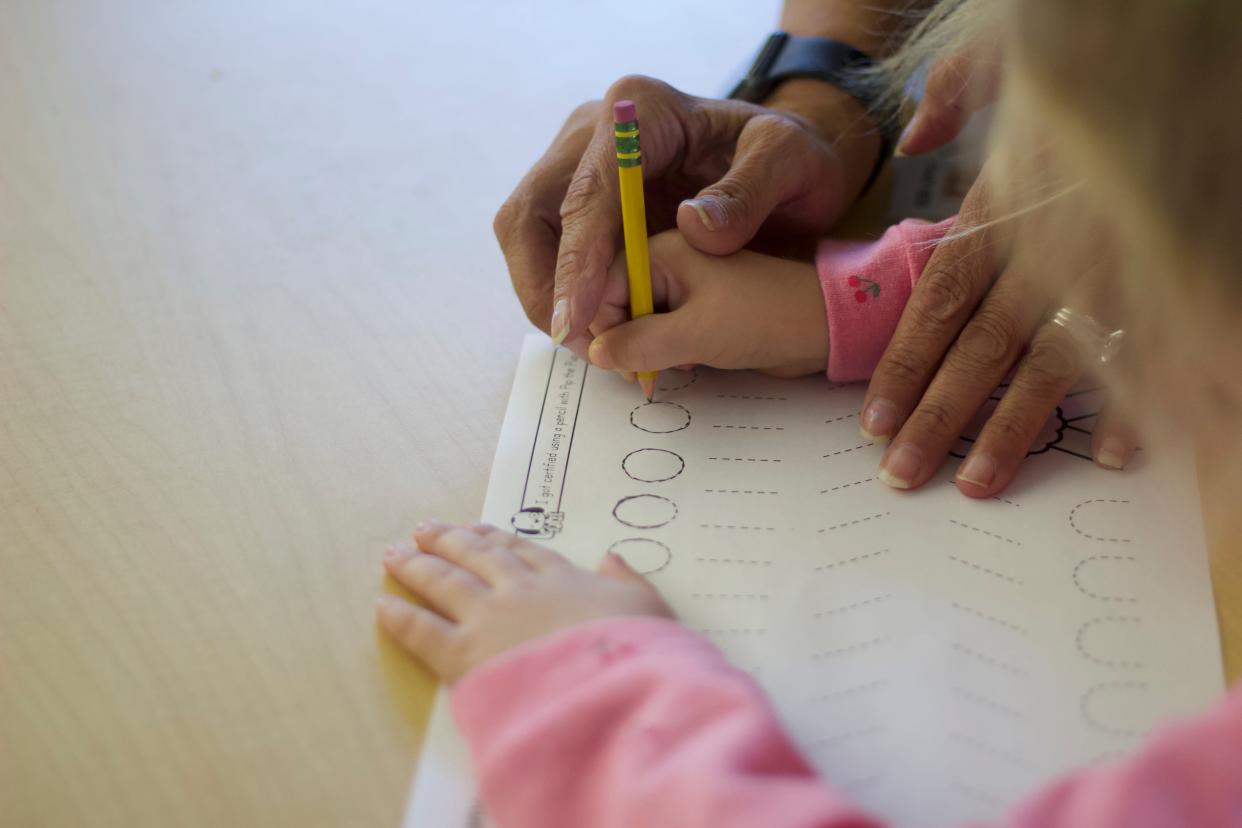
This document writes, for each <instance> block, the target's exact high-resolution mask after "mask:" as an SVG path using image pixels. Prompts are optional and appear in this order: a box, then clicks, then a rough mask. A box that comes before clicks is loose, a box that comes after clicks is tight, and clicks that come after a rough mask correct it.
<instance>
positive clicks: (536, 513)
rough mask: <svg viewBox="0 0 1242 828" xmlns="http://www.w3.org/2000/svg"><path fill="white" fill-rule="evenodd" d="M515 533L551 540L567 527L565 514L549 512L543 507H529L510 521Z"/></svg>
mask: <svg viewBox="0 0 1242 828" xmlns="http://www.w3.org/2000/svg"><path fill="white" fill-rule="evenodd" d="M509 522H510V523H512V524H513V531H514V532H517V533H518V534H519V535H527V536H528V537H532V538H550V537H552V536H553V535H555V534H556V533H557V532H559V531H561V527H563V526H564V525H565V514H564V513H563V512H548V511H545V510H544V509H543V507H542V506H528V507H527V508H525V509H522V510H521V511H520V512H518V513H517V514H515V515H514V516H513V517H512V518H510V519H509Z"/></svg>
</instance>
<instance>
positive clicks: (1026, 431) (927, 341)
mask: <svg viewBox="0 0 1242 828" xmlns="http://www.w3.org/2000/svg"><path fill="white" fill-rule="evenodd" d="M989 207H990V204H989V195H988V187H987V184H986V179H985V178H984V177H981V178H980V180H979V181H976V182H975V185H974V187H973V188H972V189H971V191H970V193H969V194H968V195H967V196H966V200H965V202H964V203H963V205H962V212H961V218H959V223H958V226H959V227H964V228H970V227H974V228H975V229H973V230H971V231H970V232H966V233H964V234H962V235H960V236H958V237H956V238H955V237H954V233H955V232H956V228H955V229H954V230H952V231H950V233H949V235H948V236H947V237H946V238H947V239H948V241H945V242H943V243H941V244H940V245H939V246H938V247H937V249H936V251H935V253H933V254H932V257H931V259H930V261H929V262H928V264H927V267H926V269H925V270H924V271H923V276H922V278H921V279H920V281H919V283H918V284H917V285H916V286H915V289H914V293H913V295H912V296H911V298H910V302H909V303H908V304H907V305H906V309H905V312H904V313H903V314H902V317H901V322H900V323H899V324H898V326H897V332H896V333H895V334H894V336H893V338H892V340H891V341H890V343H889V346H888V349H887V350H886V351H885V353H884V357H883V358H882V359H881V360H880V364H879V366H878V367H877V368H876V371H875V374H874V375H873V376H872V379H871V384H870V386H869V388H868V389H867V396H866V398H865V400H864V402H863V410H862V415H861V417H860V420H859V422H860V425H861V427H862V430H863V432H864V434H866V435H867V436H868V437H869V438H871V439H874V440H877V441H884V440H887V439H889V438H892V444H891V445H890V446H889V447H888V450H887V451H886V452H885V454H884V458H883V460H882V461H881V467H880V479H882V480H883V481H884V482H885V483H887V484H889V485H890V486H894V487H896V488H900V489H906V488H911V487H915V486H919V485H922V484H923V483H925V482H926V481H927V480H928V479H929V478H930V477H931V476H932V475H933V474H934V473H935V472H936V470H937V469H938V468H939V466H940V464H941V463H942V462H943V461H944V459H945V457H946V455H947V454H948V452H949V449H950V447H952V445H953V444H954V442H955V441H956V440H957V438H958V436H959V435H960V434H961V433H962V432H963V431H964V430H965V428H966V426H967V424H968V423H969V422H970V420H971V419H972V418H973V417H974V416H975V413H976V412H977V411H978V410H979V408H980V407H981V406H982V405H983V403H984V402H985V401H986V400H987V398H988V397H989V396H990V395H991V394H992V392H993V391H994V390H995V389H996V388H997V386H998V385H999V384H1000V382H1001V381H1002V380H1003V379H1004V377H1005V376H1006V375H1007V374H1008V373H1009V372H1010V370H1011V369H1014V366H1015V365H1016V366H1017V367H1016V370H1015V371H1014V374H1013V378H1012V380H1011V381H1010V383H1009V388H1008V390H1007V391H1006V392H1005V395H1004V396H1003V397H1002V399H1001V400H1000V402H999V403H998V404H997V406H996V409H995V411H994V412H993V413H992V415H991V416H990V418H989V419H988V420H987V423H986V425H985V426H984V427H983V429H982V431H981V432H980V434H979V437H978V438H977V439H976V440H975V442H974V444H973V446H972V447H971V450H970V453H969V454H968V455H967V457H966V459H965V461H964V462H963V463H962V465H961V466H960V467H959V468H958V471H957V484H958V488H959V490H961V491H962V492H963V493H964V494H966V495H969V496H971V497H988V496H991V495H994V494H996V493H997V492H999V491H1000V490H1001V489H1003V488H1004V487H1005V486H1006V485H1008V484H1009V482H1010V481H1011V480H1012V479H1013V477H1014V475H1015V474H1016V473H1017V470H1018V467H1019V466H1020V465H1021V463H1022V460H1023V459H1024V458H1025V456H1026V452H1027V449H1029V448H1030V446H1031V443H1032V442H1033V441H1034V439H1035V437H1036V436H1037V435H1038V434H1039V432H1040V429H1041V427H1042V426H1043V424H1044V422H1045V421H1046V420H1047V419H1048V416H1049V415H1050V414H1051V413H1052V412H1053V410H1054V409H1055V408H1056V406H1057V404H1058V403H1059V402H1060V401H1061V399H1062V398H1063V397H1064V396H1065V394H1066V392H1067V391H1069V389H1070V388H1071V386H1073V385H1074V383H1075V382H1077V380H1078V379H1079V377H1080V376H1081V375H1082V373H1083V370H1084V364H1083V358H1082V354H1081V351H1080V348H1079V347H1078V346H1077V345H1076V344H1075V342H1074V341H1073V339H1072V338H1071V336H1070V335H1069V333H1068V332H1067V331H1065V330H1064V329H1063V328H1061V327H1059V326H1057V325H1054V324H1052V323H1051V322H1049V321H1047V320H1048V317H1049V312H1050V308H1049V305H1048V301H1047V299H1048V297H1047V291H1046V289H1044V288H1043V287H1042V286H1041V285H1040V284H1039V274H1038V273H1031V272H1028V271H1026V270H1024V269H1022V268H1019V267H1016V266H1010V265H1007V264H1006V263H1005V262H1003V261H999V260H998V258H997V250H998V249H1003V247H1004V240H1003V238H1002V234H1003V233H1005V232H1006V231H1007V228H1008V224H1007V223H1006V222H1000V223H998V224H996V225H992V226H988V219H989V218H990V216H991V212H990V209H989ZM998 274H999V275H998ZM894 435H895V436H894ZM1134 448H1135V436H1134V434H1133V432H1132V431H1131V429H1130V428H1129V427H1128V426H1127V425H1126V423H1125V422H1124V420H1123V419H1121V418H1119V417H1118V416H1116V415H1115V414H1114V413H1111V412H1110V411H1109V410H1106V411H1105V412H1104V413H1103V414H1102V415H1101V417H1100V418H1099V420H1098V422H1097V425H1096V427H1095V433H1094V437H1093V446H1092V454H1093V456H1094V458H1095V460H1096V462H1097V463H1099V464H1100V465H1102V466H1106V467H1109V468H1122V467H1123V466H1124V465H1125V464H1126V462H1127V461H1128V460H1129V458H1130V456H1131V455H1132V454H1133V452H1134Z"/></svg>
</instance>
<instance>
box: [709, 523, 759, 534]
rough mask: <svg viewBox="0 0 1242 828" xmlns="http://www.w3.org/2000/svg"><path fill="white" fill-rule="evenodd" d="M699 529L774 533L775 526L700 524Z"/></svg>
mask: <svg viewBox="0 0 1242 828" xmlns="http://www.w3.org/2000/svg"><path fill="white" fill-rule="evenodd" d="M699 528H700V529H733V530H736V531H739V532H775V531H776V527H775V526H741V525H738V524H733V523H700V524H699Z"/></svg>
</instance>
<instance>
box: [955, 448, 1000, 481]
mask: <svg viewBox="0 0 1242 828" xmlns="http://www.w3.org/2000/svg"><path fill="white" fill-rule="evenodd" d="M957 479H958V480H961V481H962V482H964V483H971V484H973V485H975V486H979V487H980V488H984V489H986V488H987V487H988V486H991V485H992V481H993V480H995V479H996V459H995V458H994V457H992V455H990V454H983V453H980V454H972V455H970V456H969V457H967V458H966V462H965V463H963V464H962V466H961V468H959V469H958V470H957Z"/></svg>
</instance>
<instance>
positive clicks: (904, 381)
mask: <svg viewBox="0 0 1242 828" xmlns="http://www.w3.org/2000/svg"><path fill="white" fill-rule="evenodd" d="M876 373H877V374H879V375H881V376H882V377H883V379H884V381H885V382H886V383H888V384H891V385H894V386H897V387H901V388H922V387H923V384H924V383H925V382H926V381H927V355H926V354H925V353H924V352H922V351H920V350H919V349H917V348H912V347H910V346H909V345H908V344H905V343H898V342H896V341H894V342H892V343H891V344H890V345H889V346H888V350H887V351H885V352H884V359H883V362H882V363H881V368H880V369H879V370H877V371H876Z"/></svg>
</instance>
